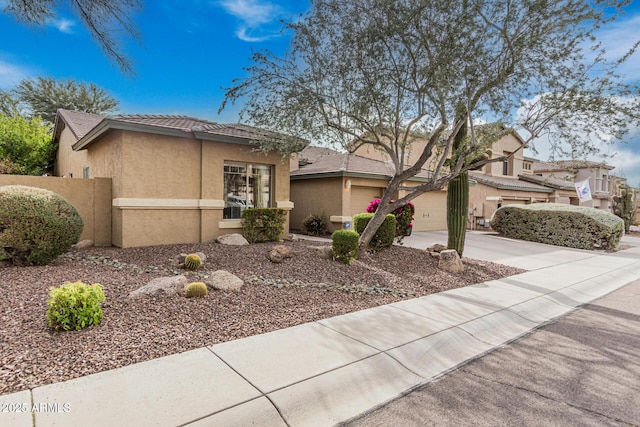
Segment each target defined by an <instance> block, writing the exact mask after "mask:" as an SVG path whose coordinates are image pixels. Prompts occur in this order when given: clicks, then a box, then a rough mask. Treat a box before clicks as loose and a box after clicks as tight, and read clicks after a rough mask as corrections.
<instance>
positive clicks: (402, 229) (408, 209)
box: [367, 199, 416, 241]
mask: <svg viewBox="0 0 640 427" xmlns="http://www.w3.org/2000/svg"><path fill="white" fill-rule="evenodd" d="M380 202H381V200H380V199H373V200H372V201H370V202H369V206H367V212H369V213H374V212H375V211H376V210H378V206H380ZM391 202H393V200H392V201H391ZM415 212H416V208H415V206H413V203H411V202H408V203H407V204H405V205H403V206H401V207H399V208H398V209H396V210H394V211H393V214H394V215H395V216H396V239H398V241H402V238H403V237H405V236H410V235H411V231H412V230H413V215H414V214H415Z"/></svg>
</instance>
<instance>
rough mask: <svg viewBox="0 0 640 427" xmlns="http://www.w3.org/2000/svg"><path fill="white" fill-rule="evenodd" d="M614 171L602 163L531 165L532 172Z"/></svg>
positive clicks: (573, 162)
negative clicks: (597, 169)
mask: <svg viewBox="0 0 640 427" xmlns="http://www.w3.org/2000/svg"><path fill="white" fill-rule="evenodd" d="M585 168H586V169H594V168H604V169H609V170H611V169H615V167H614V166H609V165H606V164H604V163H602V162H591V161H589V160H556V161H553V162H536V163H534V164H533V171H534V172H553V171H566V170H571V169H585Z"/></svg>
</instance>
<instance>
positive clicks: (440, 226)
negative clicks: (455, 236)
mask: <svg viewBox="0 0 640 427" xmlns="http://www.w3.org/2000/svg"><path fill="white" fill-rule="evenodd" d="M413 205H414V206H415V207H416V213H415V215H414V219H413V230H414V231H437V230H446V229H447V192H446V191H430V192H428V193H425V194H423V195H421V196H419V197H417V198H416V199H414V200H413Z"/></svg>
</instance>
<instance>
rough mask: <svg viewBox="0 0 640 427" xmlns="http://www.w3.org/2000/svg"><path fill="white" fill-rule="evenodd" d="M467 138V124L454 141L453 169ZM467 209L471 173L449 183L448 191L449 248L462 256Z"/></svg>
mask: <svg viewBox="0 0 640 427" xmlns="http://www.w3.org/2000/svg"><path fill="white" fill-rule="evenodd" d="M466 137H467V123H466V121H465V123H464V124H463V125H462V127H461V128H460V131H459V132H458V134H457V135H456V137H455V139H454V141H453V153H454V154H453V156H452V158H451V167H455V164H456V162H457V160H458V159H457V153H458V152H460V151H461V150H462V148H463V145H464V141H465V138H466ZM467 209H469V172H467V171H465V172H461V173H460V175H458V176H457V177H455V178H454V179H452V180H451V181H450V182H449V187H448V189H447V232H448V239H447V248H448V249H455V250H456V252H458V255H460V256H462V252H463V251H464V239H465V236H466V232H467Z"/></svg>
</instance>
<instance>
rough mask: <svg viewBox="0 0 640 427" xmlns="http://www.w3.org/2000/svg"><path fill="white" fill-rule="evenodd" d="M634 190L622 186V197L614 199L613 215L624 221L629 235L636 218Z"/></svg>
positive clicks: (625, 229)
mask: <svg viewBox="0 0 640 427" xmlns="http://www.w3.org/2000/svg"><path fill="white" fill-rule="evenodd" d="M633 196H634V194H633V189H632V188H631V187H628V186H626V185H624V184H623V185H621V186H620V195H619V196H614V197H613V213H614V214H616V215H617V216H618V217H620V218H622V219H623V220H624V231H625V233H628V232H629V230H630V228H631V223H632V222H633V220H634V218H635V213H636V204H635V203H634V200H633V199H634V197H633Z"/></svg>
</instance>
